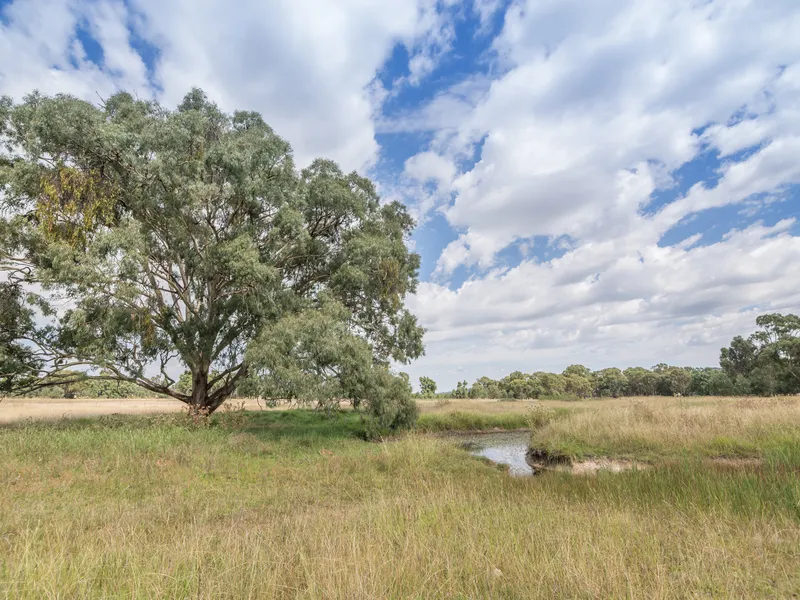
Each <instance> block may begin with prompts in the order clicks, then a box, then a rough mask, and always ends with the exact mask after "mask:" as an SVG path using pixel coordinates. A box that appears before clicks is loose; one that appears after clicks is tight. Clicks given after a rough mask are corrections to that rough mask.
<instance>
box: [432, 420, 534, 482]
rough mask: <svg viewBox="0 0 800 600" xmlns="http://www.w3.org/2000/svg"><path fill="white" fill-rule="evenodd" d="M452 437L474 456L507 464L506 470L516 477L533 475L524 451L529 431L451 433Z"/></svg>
mask: <svg viewBox="0 0 800 600" xmlns="http://www.w3.org/2000/svg"><path fill="white" fill-rule="evenodd" d="M448 437H449V436H448ZM452 439H453V441H455V442H457V443H458V444H460V445H462V446H464V447H466V448H467V450H469V452H470V453H471V454H474V455H475V456H482V457H484V458H488V459H489V460H491V461H492V462H495V463H499V464H501V465H508V472H509V473H510V474H511V475H515V476H517V477H524V476H529V475H533V469H531V468H530V466H528V463H526V462H525V453H526V452H527V451H528V444H529V442H530V439H531V434H530V432H529V431H503V432H497V433H459V434H457V435H453V436H452Z"/></svg>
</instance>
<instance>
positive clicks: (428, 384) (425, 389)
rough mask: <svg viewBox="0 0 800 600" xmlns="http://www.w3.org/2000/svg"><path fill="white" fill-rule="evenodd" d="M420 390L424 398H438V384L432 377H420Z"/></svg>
mask: <svg viewBox="0 0 800 600" xmlns="http://www.w3.org/2000/svg"><path fill="white" fill-rule="evenodd" d="M419 388H420V396H421V397H422V398H433V397H435V396H436V382H435V381H434V380H433V379H431V378H430V377H420V378H419Z"/></svg>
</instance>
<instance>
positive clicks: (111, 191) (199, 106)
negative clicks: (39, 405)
mask: <svg viewBox="0 0 800 600" xmlns="http://www.w3.org/2000/svg"><path fill="white" fill-rule="evenodd" d="M2 107H3V110H2V114H1V115H0V116H2V125H1V126H0V143H2V145H3V146H4V148H5V151H6V153H7V154H8V155H9V157H10V159H9V160H6V161H4V162H3V163H2V164H0V188H1V189H2V206H1V207H0V208H2V215H3V217H2V218H0V270H4V271H6V272H7V273H8V274H9V278H10V280H13V281H15V282H18V283H19V284H21V285H25V286H26V287H25V289H33V287H32V286H38V289H42V290H43V293H42V294H41V296H39V297H36V298H34V299H32V300H30V301H29V302H28V304H30V303H31V302H33V303H34V304H36V306H37V307H38V308H40V309H41V312H42V314H43V316H45V317H47V319H46V325H44V326H41V327H34V326H33V322H32V321H31V319H29V318H28V317H25V318H22V319H18V320H17V322H18V323H19V325H18V326H17V327H16V328H15V329H13V330H12V331H10V333H6V332H4V335H3V336H2V337H0V384H2V385H3V386H4V387H5V388H7V389H13V390H17V391H26V390H27V391H36V390H38V389H40V388H41V387H42V386H46V385H48V384H52V383H53V382H52V379H48V376H49V375H52V374H53V373H55V372H57V371H61V370H64V369H69V368H71V367H74V366H77V365H81V369H85V368H87V367H88V368H89V371H87V377H88V378H90V379H91V378H98V380H100V381H103V380H108V379H114V380H116V381H120V382H126V383H130V384H136V385H139V386H141V387H143V388H145V389H147V390H149V391H150V392H152V393H159V394H166V395H169V396H172V397H174V398H177V399H179V400H182V401H184V402H186V403H188V404H190V405H191V406H193V407H194V408H195V409H200V408H202V409H203V410H204V411H206V412H213V410H215V409H216V408H217V407H218V406H220V405H221V404H222V402H224V401H225V399H226V398H228V397H230V396H231V394H233V393H234V391H236V390H237V388H249V389H250V390H255V391H256V392H257V393H259V394H261V395H264V396H266V397H276V395H277V396H278V397H288V398H292V399H296V400H299V401H321V402H322V403H323V404H327V403H333V402H335V401H336V400H337V399H344V398H348V399H352V400H354V402H355V404H357V405H360V402H361V401H362V400H367V399H368V397H369V400H370V404H371V406H372V408H371V409H370V410H371V411H373V412H374V410H375V407H376V406H382V407H385V408H387V407H388V405H389V404H390V403H391V402H397V403H398V405H397V407H395V408H391V409H389V408H387V410H388V413H387V414H388V415H389V416H388V417H387V419H388V421H387V422H391V423H395V422H400V421H403V420H404V419H405V417H403V418H400V417H399V415H400V414H401V413H402V414H406V413H409V410H410V409H408V407H407V406H406V405H407V400H406V399H401V396H402V394H400V393H399V392H398V391H397V390H395V391H394V392H392V393H391V394H388V395H384V397H382V398H380V399H375V398H372V397H370V396H371V395H373V396H374V393H373V390H374V389H375V386H376V383H375V382H376V381H377V380H380V379H381V378H384V377H386V376H387V371H386V369H387V366H388V365H389V364H390V361H392V360H394V361H397V362H400V363H404V362H407V361H409V360H411V359H414V358H416V357H418V356H419V355H421V354H422V352H423V347H422V334H423V330H422V329H421V328H420V327H419V326H418V324H417V322H416V319H415V317H414V316H413V315H412V314H411V313H410V312H409V311H408V310H406V309H405V307H404V304H403V302H404V299H405V296H406V295H407V294H409V293H413V292H414V290H415V288H416V285H417V270H418V268H419V256H418V255H416V254H413V253H410V252H409V251H408V249H407V247H406V244H405V241H406V238H407V237H408V235H409V234H410V232H411V230H412V229H413V227H414V221H413V220H412V219H411V217H410V216H409V215H408V212H407V211H406V209H405V207H404V206H402V205H401V204H399V203H396V202H395V203H389V204H384V205H382V204H381V203H380V201H379V198H378V195H377V193H376V191H375V187H374V185H373V184H372V182H370V181H369V180H368V179H366V178H364V177H361V176H359V175H358V174H357V173H349V174H346V173H343V172H342V171H341V170H340V169H339V167H338V166H337V165H336V164H335V163H333V162H331V161H328V160H316V161H314V162H313V163H312V164H311V166H309V167H308V168H306V169H304V170H303V171H301V172H298V171H297V170H296V169H295V167H294V163H293V161H292V154H291V149H290V146H289V144H288V143H287V142H286V141H285V140H283V139H281V138H280V137H278V136H277V135H276V134H275V132H274V131H273V130H272V129H271V128H270V127H269V126H268V125H267V124H266V123H265V122H264V121H263V119H262V118H261V116H260V115H258V114H257V113H253V112H242V111H239V112H234V113H233V114H225V113H223V112H221V111H220V110H219V108H218V107H217V106H216V105H215V104H213V103H212V102H210V101H209V100H208V99H207V98H206V97H205V95H204V94H203V93H202V92H201V91H200V90H196V89H195V90H192V91H191V92H190V93H189V94H187V95H186V97H185V98H184V100H183V102H182V103H181V104H180V106H179V107H178V109H177V110H175V111H170V110H167V109H165V108H163V107H161V106H159V105H158V104H156V103H152V102H144V101H139V100H135V99H134V98H133V97H132V96H131V95H130V94H126V93H119V94H116V95H114V96H112V97H111V98H110V99H109V100H108V101H106V102H105V103H104V104H103V105H102V106H99V107H98V106H94V105H92V104H89V103H87V102H84V101H82V100H78V99H76V98H73V97H70V96H65V95H59V96H55V97H45V96H41V95H38V94H33V95H31V96H28V97H26V98H25V99H24V101H23V102H22V103H20V104H16V105H14V104H13V103H11V102H10V101H8V100H4V101H3V103H2ZM55 296H59V297H61V298H65V299H68V300H69V301H70V306H71V308H70V309H69V310H68V311H67V312H66V313H65V314H63V315H61V316H58V315H56V314H55V313H54V311H53V310H52V307H51V306H50V305H49V303H48V302H49V300H50V299H51V298H53V297H55ZM20 300H21V299H20V298H10V297H9V298H6V296H3V297H2V301H3V303H4V304H7V303H10V304H11V305H12V307H13V308H14V310H15V311H16V313H15V314H17V315H23V316H24V315H26V314H28V315H29V313H25V310H28V309H26V308H24V303H22V302H21V301H20ZM8 314H12V313H10V312H9V313H8ZM304 329H305V330H306V331H307V332H313V334H312V333H303V330H304ZM22 334H27V335H26V337H30V338H32V339H34V341H33V342H32V344H33V347H35V348H36V349H37V354H36V357H37V359H38V363H35V361H32V360H31V359H32V357H31V356H25V355H24V354H25V350H24V347H22V346H20V345H19V344H18V342H17V340H19V339H20V338H21V336H22ZM292 344H294V345H292ZM176 359H177V360H179V361H180V362H181V363H182V364H183V365H184V366H185V369H186V370H187V371H188V372H189V373H190V376H189V377H188V379H187V378H184V380H183V381H180V380H179V381H178V382H175V381H173V380H171V379H170V378H169V377H168V376H167V369H166V367H167V365H168V364H170V362H171V361H174V360H176ZM101 371H102V372H104V374H103V375H100V373H101ZM373 371H374V373H373ZM154 373H157V374H158V375H155V376H154V375H153V374H154ZM215 373H216V374H215ZM11 374H13V376H12V375H11ZM26 374H27V375H30V376H31V377H33V378H34V381H33V382H31V381H30V380H29V379H30V378H29V377H28V378H26ZM390 398H391V400H390ZM412 412H413V411H412ZM382 422H383V421H382Z"/></svg>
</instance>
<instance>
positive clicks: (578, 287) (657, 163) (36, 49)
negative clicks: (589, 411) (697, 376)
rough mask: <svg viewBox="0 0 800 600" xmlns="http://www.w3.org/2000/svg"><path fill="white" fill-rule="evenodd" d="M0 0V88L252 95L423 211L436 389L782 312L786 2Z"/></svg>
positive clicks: (671, 340)
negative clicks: (194, 88) (194, 90)
mask: <svg viewBox="0 0 800 600" xmlns="http://www.w3.org/2000/svg"><path fill="white" fill-rule="evenodd" d="M214 4H217V3H196V2H193V1H191V0H127V1H125V2H123V1H120V0H90V1H77V0H12V1H9V0H0V94H8V95H11V96H13V97H14V98H17V99H20V98H21V97H22V96H23V95H24V94H25V93H27V92H29V91H31V90H33V89H39V90H41V91H42V92H45V93H58V92H64V93H71V94H74V95H77V96H80V97H83V98H86V99H88V100H97V99H98V97H106V96H108V95H110V94H112V93H113V92H114V91H116V90H118V89H126V90H130V91H132V92H134V93H136V94H138V95H139V96H140V97H148V98H154V99H157V100H159V101H160V102H162V103H164V104H165V105H168V106H174V105H175V104H177V102H179V100H180V98H181V97H182V96H183V94H185V93H186V91H187V90H188V89H189V88H190V87H192V86H200V87H202V88H203V89H204V90H206V92H207V93H208V94H209V96H210V97H211V98H212V99H214V100H215V101H216V102H218V103H219V104H220V105H221V106H222V107H223V108H224V109H226V110H233V109H250V110H258V111H260V112H261V113H262V114H263V115H264V117H265V118H266V120H267V121H268V122H269V123H270V124H271V125H273V127H274V128H275V129H276V131H278V132H279V133H280V134H281V135H283V136H284V137H285V138H287V139H288V140H289V141H290V142H291V144H292V146H293V148H294V150H295V156H296V159H297V161H298V163H299V164H300V165H302V164H305V163H307V162H309V161H310V160H311V159H312V158H314V157H316V156H326V157H330V158H333V159H335V160H337V161H339V162H340V164H342V166H343V167H345V168H347V169H358V170H360V171H361V172H363V173H366V174H368V175H370V176H371V177H372V178H373V179H374V180H375V181H377V183H378V185H379V188H380V190H381V193H382V195H383V197H384V198H386V199H387V200H388V199H400V200H402V201H404V202H405V203H406V204H407V205H408V206H409V208H410V210H411V211H412V212H413V214H414V215H415V216H416V218H417V219H418V222H419V226H418V228H417V230H416V231H415V233H414V235H413V238H412V240H410V244H412V245H413V247H414V248H415V250H416V251H417V252H419V253H420V255H421V257H422V269H421V273H420V275H421V284H420V286H419V290H418V291H417V293H416V294H415V295H414V296H412V297H410V298H409V299H408V303H409V305H410V307H411V308H412V309H413V310H414V312H415V313H416V314H417V315H418V316H419V318H420V320H421V322H422V323H423V325H424V326H425V327H426V328H427V329H428V334H427V338H426V339H427V354H426V356H425V357H424V358H423V359H421V360H419V361H417V362H415V363H414V364H413V365H410V366H406V367H403V368H404V369H405V370H407V371H409V372H410V373H411V375H412V377H414V378H416V377H418V376H419V375H423V374H425V375H430V376H432V377H434V378H435V379H436V380H437V381H438V382H439V384H440V387H443V388H448V387H451V386H454V385H455V382H456V381H458V380H462V379H466V380H468V381H470V382H471V381H473V380H475V379H477V378H478V377H480V376H482V375H489V376H500V375H502V374H504V373H507V372H509V371H512V370H516V369H521V370H523V371H535V370H561V369H563V368H564V367H566V366H567V365H568V364H571V363H576V362H578V363H583V364H586V365H587V366H590V367H592V368H602V367H605V366H611V365H616V366H621V367H626V366H633V365H642V366H651V365H653V364H656V363H658V362H669V363H674V364H696V365H713V364H716V362H717V359H718V353H719V348H720V346H722V345H724V344H726V343H727V342H728V341H729V340H730V338H731V337H732V336H733V335H735V334H738V333H746V332H748V331H750V330H751V329H753V326H754V321H755V317H756V316H757V315H758V314H761V313H763V312H766V311H784V312H792V311H794V312H797V311H798V310H800V286H798V284H797V282H798V281H800V277H799V276H800V227H799V226H798V221H797V219H798V217H800V191H799V190H800V188H799V187H798V186H799V185H800V161H798V160H797V157H798V156H800V152H798V151H799V150H800V38H798V36H797V35H796V32H797V31H798V30H800V6H798V5H797V3H796V1H795V0H773V1H771V2H758V1H747V0H739V1H737V2H730V1H725V2H723V1H721V0H712V1H709V2H697V1H696V0H662V1H656V0H619V1H617V0H615V1H613V2H611V1H598V2H592V3H586V2H582V1H579V0H468V1H465V2H456V1H453V0H417V1H412V0H385V1H384V2H380V3H377V2H376V3H365V2H363V1H361V0H338V1H335V0H326V1H324V2H323V1H322V0H295V1H293V2H283V1H279V0H258V1H256V0H237V1H233V2H229V3H226V4H225V5H222V4H219V5H218V6H214Z"/></svg>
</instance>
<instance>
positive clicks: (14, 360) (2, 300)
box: [0, 282, 39, 394]
mask: <svg viewBox="0 0 800 600" xmlns="http://www.w3.org/2000/svg"><path fill="white" fill-rule="evenodd" d="M33 328H34V324H33V310H32V309H31V308H30V307H29V306H27V304H26V301H25V298H24V294H23V293H22V288H21V286H20V285H19V284H16V283H9V282H2V283H0V394H3V393H7V392H10V391H11V390H13V389H14V388H15V387H18V386H20V385H25V384H27V383H28V382H29V381H30V380H31V378H32V377H34V376H35V374H36V370H37V368H38V366H39V360H38V358H37V357H36V356H35V355H34V350H33V349H32V348H31V347H30V346H26V345H25V344H24V343H23V340H24V339H25V338H27V337H28V336H29V335H30V334H31V332H32V331H33Z"/></svg>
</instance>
